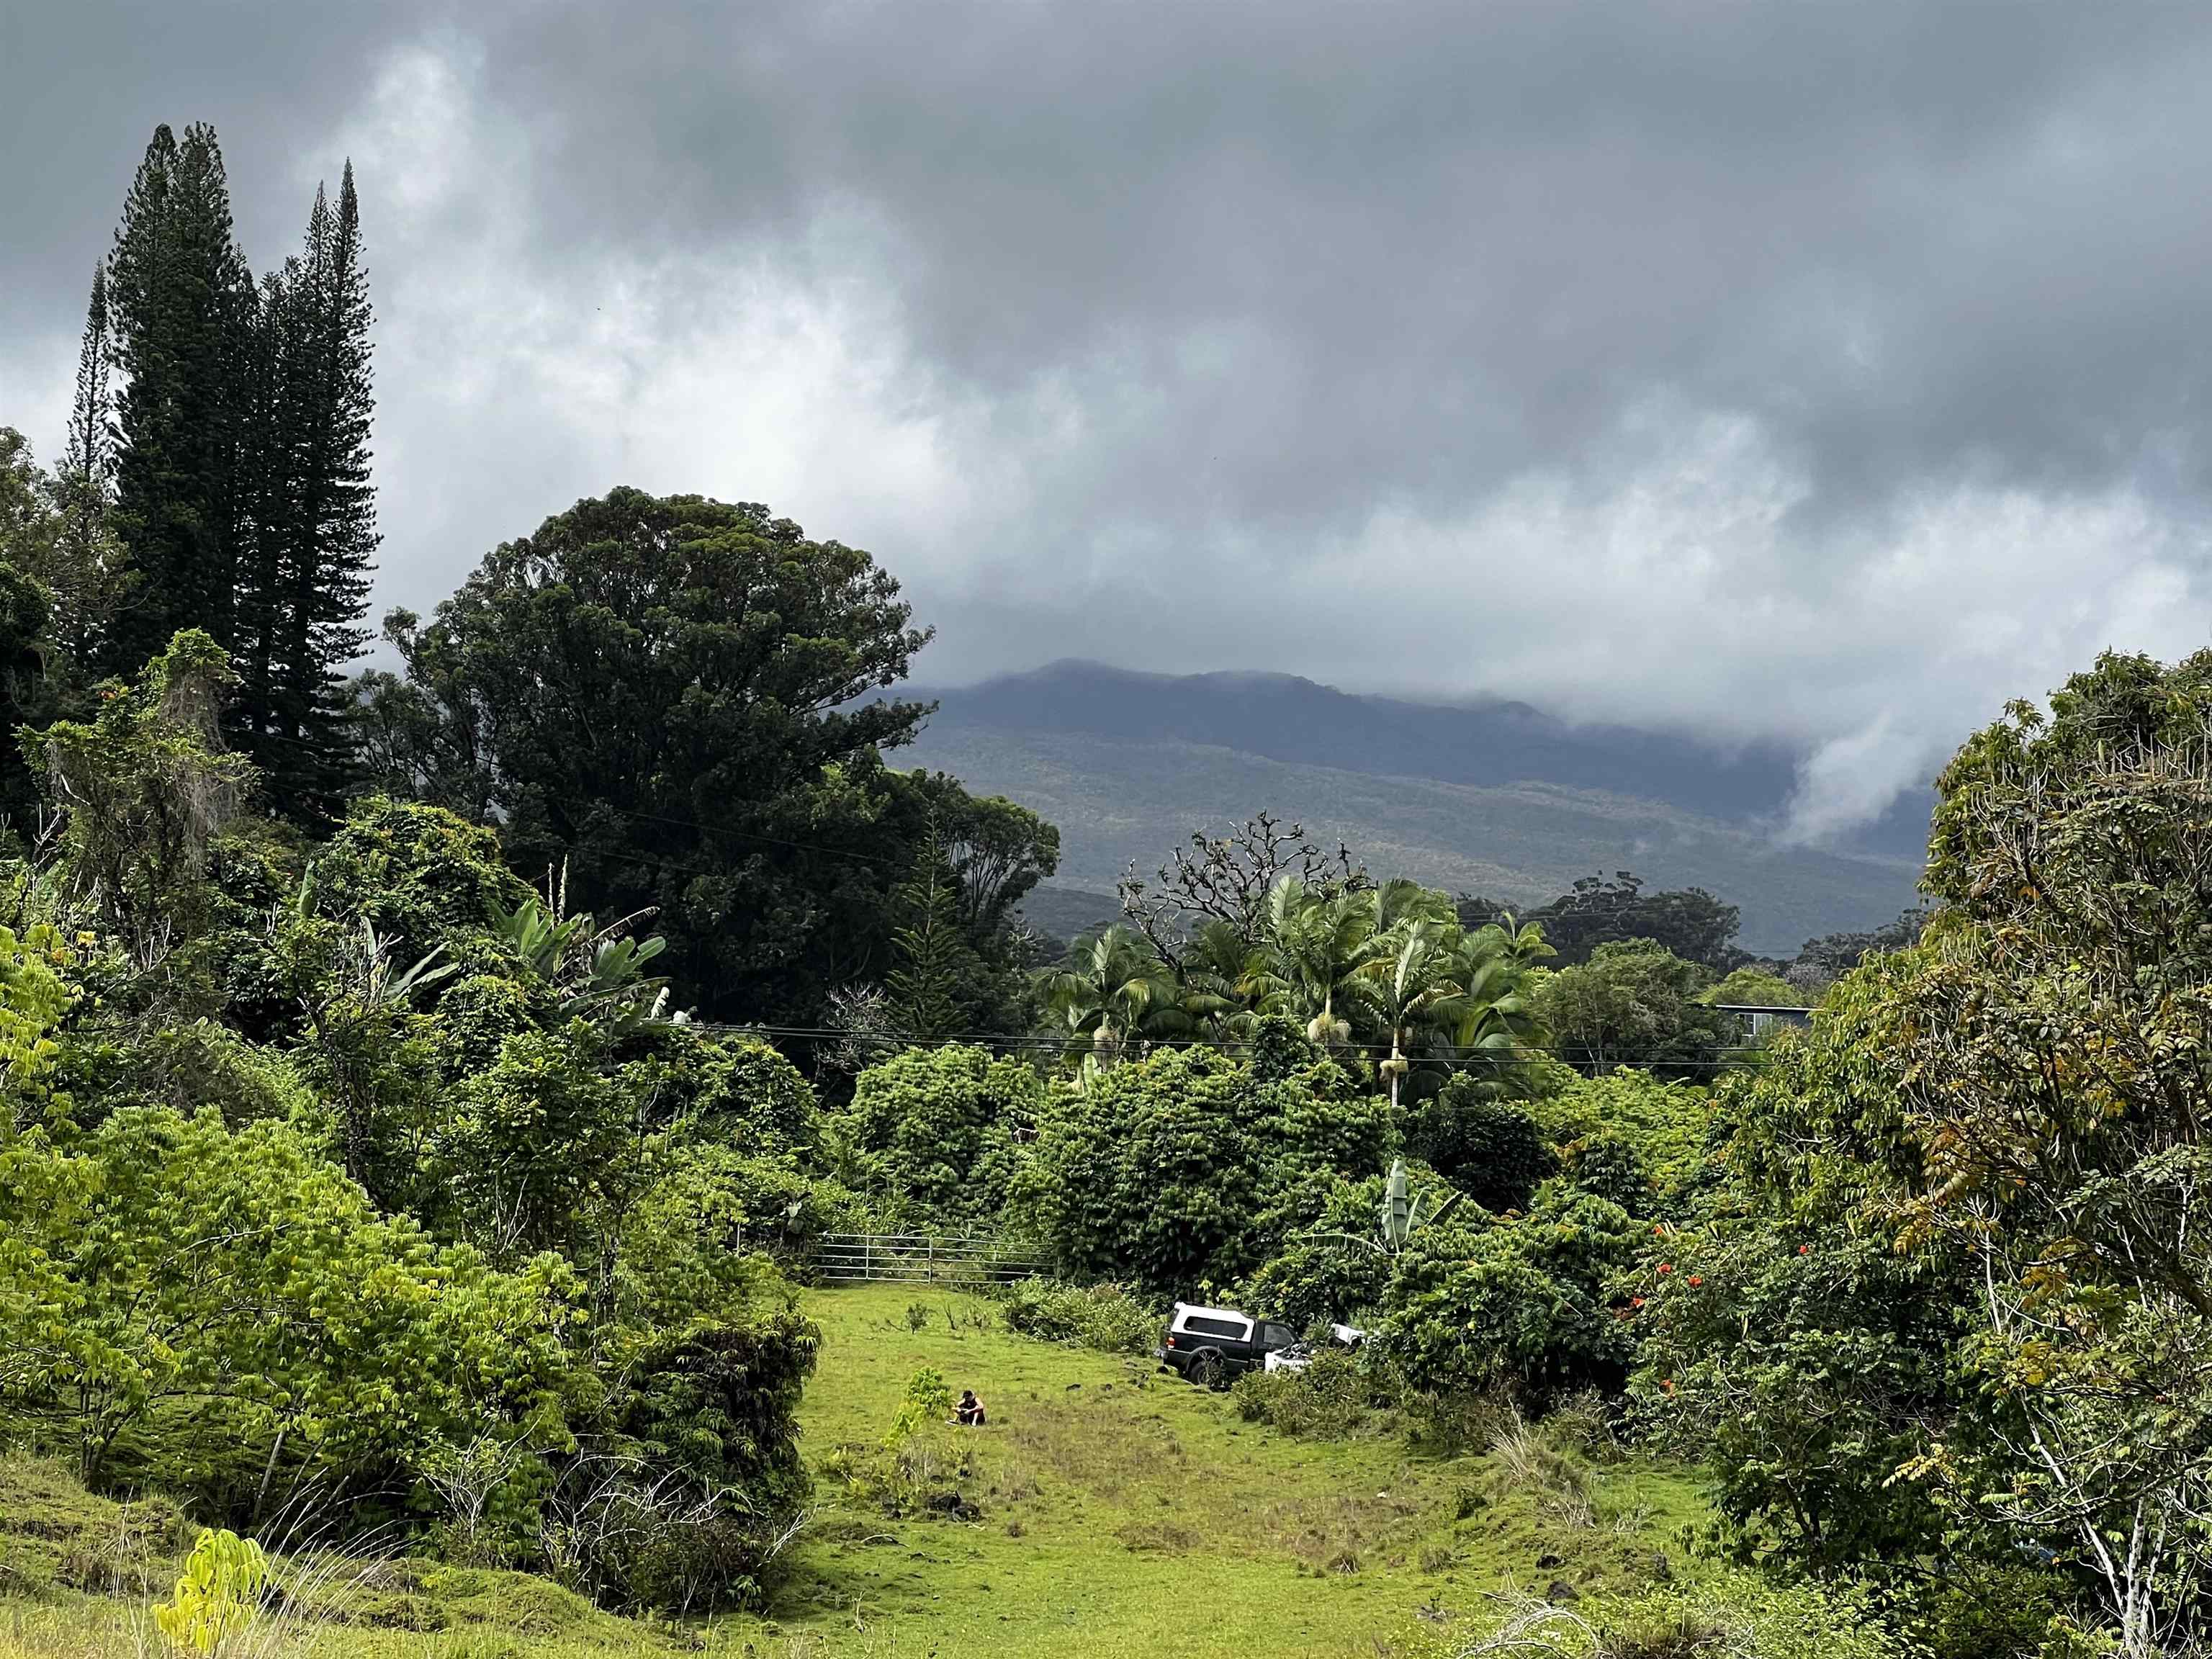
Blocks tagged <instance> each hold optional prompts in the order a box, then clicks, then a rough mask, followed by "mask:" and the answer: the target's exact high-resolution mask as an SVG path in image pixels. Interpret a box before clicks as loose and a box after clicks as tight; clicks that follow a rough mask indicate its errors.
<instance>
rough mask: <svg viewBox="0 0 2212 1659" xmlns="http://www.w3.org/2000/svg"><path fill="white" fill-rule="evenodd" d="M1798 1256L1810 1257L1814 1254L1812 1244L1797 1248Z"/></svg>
mask: <svg viewBox="0 0 2212 1659" xmlns="http://www.w3.org/2000/svg"><path fill="white" fill-rule="evenodd" d="M1797 1254H1798V1255H1812V1254H1813V1247H1812V1246H1811V1245H1810V1244H1800V1245H1799V1246H1798V1247H1797Z"/></svg>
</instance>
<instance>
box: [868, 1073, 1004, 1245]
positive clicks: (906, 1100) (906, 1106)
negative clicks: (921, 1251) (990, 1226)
mask: <svg viewBox="0 0 2212 1659" xmlns="http://www.w3.org/2000/svg"><path fill="white" fill-rule="evenodd" d="M1044 1094H1045V1090H1044V1085H1043V1082H1042V1080H1041V1079H1039V1078H1038V1076H1037V1074H1036V1073H1035V1072H1034V1071H1032V1070H1031V1069H1030V1067H1029V1066H1025V1065H1024V1064H1022V1063H1021V1062H1020V1061H1018V1060H999V1059H995V1058H994V1057H993V1055H992V1054H991V1052H990V1051H989V1050H988V1049H987V1048H971V1047H967V1046H964V1045H960V1044H954V1045H951V1046H949V1047H946V1048H910V1049H908V1050H906V1051H905V1052H904V1053H902V1054H896V1055H893V1056H892V1057H891V1058H890V1059H889V1060H884V1062H882V1063H881V1064H880V1065H876V1066H870V1067H869V1068H868V1069H867V1070H866V1071H865V1072H863V1073H860V1078H859V1079H858V1080H857V1081H856V1082H855V1084H854V1088H853V1100H852V1103H851V1104H850V1105H849V1106H848V1107H847V1108H846V1109H845V1110H844V1111H843V1112H842V1113H840V1114H839V1115H838V1116H837V1119H836V1123H837V1127H838V1128H839V1129H840V1130H841V1131H842V1133H843V1134H844V1135H845V1137H846V1138H847V1139H848V1141H849V1143H850V1144H851V1146H853V1148H854V1150H855V1152H857V1153H858V1154H859V1156H860V1160H861V1164H862V1170H863V1179H865V1181H866V1183H867V1185H868V1190H869V1192H870V1195H871V1196H872V1197H875V1198H877V1199H878V1202H879V1203H887V1204H888V1205H889V1206H890V1207H891V1208H892V1209H893V1210H897V1209H899V1208H902V1207H903V1208H907V1209H909V1210H911V1212H913V1213H914V1216H915V1220H916V1222H917V1223H918V1224H921V1225H930V1224H939V1225H941V1224H945V1223H960V1224H964V1225H980V1224H983V1223H988V1222H995V1221H996V1220H997V1218H999V1217H1000V1215H1001V1214H1002V1212H1004V1210H1005V1208H1006V1200H1007V1195H1008V1194H1009V1192H1010V1191H1011V1190H1012V1187H1013V1185H1014V1183H1015V1178H1016V1174H1017V1169H1018V1163H1019V1159H1018V1156H1017V1153H1016V1149H1015V1141H1014V1137H1015V1134H1016V1133H1017V1132H1021V1133H1027V1132H1029V1131H1030V1129H1031V1128H1032V1127H1034V1126H1035V1124H1036V1119H1037V1115H1038V1113H1039V1111H1040V1110H1041V1109H1042V1105H1043V1102H1044Z"/></svg>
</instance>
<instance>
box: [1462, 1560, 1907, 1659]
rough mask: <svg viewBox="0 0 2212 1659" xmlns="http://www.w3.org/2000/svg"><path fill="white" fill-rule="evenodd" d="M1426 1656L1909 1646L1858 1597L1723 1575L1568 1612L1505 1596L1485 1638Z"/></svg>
mask: <svg viewBox="0 0 2212 1659" xmlns="http://www.w3.org/2000/svg"><path fill="white" fill-rule="evenodd" d="M1422 1651H1424V1652H1427V1653H1435V1654H1438V1655H1442V1654H1447V1653H1448V1654H1449V1655H1451V1656H1453V1659H1489V1656H1497V1659H1508V1656H1515V1659H1521V1656H1543V1659H1706V1656H1719V1655H1726V1656H1728V1659H1906V1656H1907V1655H1909V1654H1911V1652H1912V1649H1911V1646H1910V1644H1907V1643H1906V1642H1905V1641H1904V1640H1902V1639H1901V1638H1899V1637H1898V1636H1897V1635H1896V1634H1895V1633H1893V1632H1892V1631H1891V1630H1890V1629H1889V1628H1888V1627H1887V1626H1886V1625H1885V1624H1884V1623H1883V1621H1882V1620H1881V1615H1880V1613H1879V1612H1878V1610H1877V1609H1876V1607H1875V1605H1874V1603H1873V1602H1872V1601H1871V1600H1870V1599H1869V1597H1867V1596H1866V1595H1864V1594H1863V1593H1860V1592H1855V1591H1853V1590H1851V1589H1848V1588H1826V1587H1821V1586H1817V1585H1813V1584H1778V1583H1773V1582H1771V1581H1770V1580H1768V1579H1765V1578H1762V1577H1759V1576H1757V1575H1755V1574H1753V1573H1750V1572H1742V1571H1725V1572H1719V1573H1711V1574H1705V1575H1701V1576H1700V1577H1699V1578H1697V1579H1696V1580H1695V1581H1693V1582H1690V1583H1680V1584H1670V1585H1664V1586H1659V1587H1656V1588H1654V1589H1650V1590H1648V1591H1645V1592H1644V1594H1642V1595H1593V1596H1589V1597H1587V1598H1585V1599H1583V1601H1579V1602H1577V1604H1576V1605H1575V1606H1573V1607H1559V1606H1554V1605H1553V1604H1552V1603H1550V1602H1547V1601H1537V1600H1535V1599H1534V1597H1527V1598H1522V1599H1519V1600H1509V1601H1508V1605H1507V1607H1506V1610H1505V1611H1504V1613H1500V1614H1498V1615H1496V1616H1495V1618H1494V1620H1493V1622H1492V1626H1491V1627H1490V1629H1489V1630H1488V1631H1487V1632H1485V1633H1484V1634H1483V1635H1481V1636H1479V1637H1477V1638H1474V1640H1473V1641H1469V1640H1468V1638H1466V1637H1465V1636H1464V1635H1457V1636H1454V1637H1452V1638H1449V1641H1448V1642H1447V1641H1446V1640H1445V1639H1444V1638H1438V1639H1437V1642H1436V1643H1435V1644H1433V1645H1432V1646H1431V1647H1429V1648H1427V1649H1424V1650H1422Z"/></svg>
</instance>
